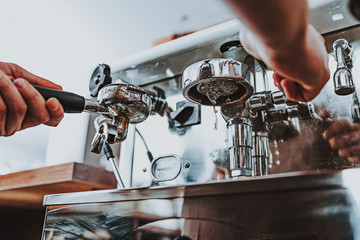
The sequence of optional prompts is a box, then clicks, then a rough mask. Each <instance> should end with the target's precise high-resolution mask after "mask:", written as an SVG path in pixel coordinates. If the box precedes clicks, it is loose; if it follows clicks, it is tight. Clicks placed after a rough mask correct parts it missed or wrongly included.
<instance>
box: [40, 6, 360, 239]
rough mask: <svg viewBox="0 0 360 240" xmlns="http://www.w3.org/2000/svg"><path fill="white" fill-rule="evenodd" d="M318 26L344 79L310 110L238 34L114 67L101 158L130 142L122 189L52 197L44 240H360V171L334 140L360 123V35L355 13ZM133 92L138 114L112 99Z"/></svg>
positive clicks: (101, 126) (336, 12)
mask: <svg viewBox="0 0 360 240" xmlns="http://www.w3.org/2000/svg"><path fill="white" fill-rule="evenodd" d="M352 4H353V3H352ZM311 21H312V24H313V25H314V26H315V28H316V29H317V30H318V31H319V32H320V33H321V34H322V35H323V36H324V38H325V42H326V47H327V50H328V52H329V58H330V68H331V76H332V79H331V80H330V81H329V82H328V83H327V85H326V86H325V87H324V89H323V90H322V92H321V93H320V94H319V96H318V97H317V98H316V99H314V101H312V102H310V103H303V102H292V101H289V100H287V99H286V97H285V96H284V94H283V93H281V92H280V91H279V90H278V89H277V88H276V87H275V86H274V85H273V83H272V80H271V78H272V71H271V70H269V69H267V68H266V66H265V65H264V64H263V63H262V62H260V61H258V60H256V59H254V58H253V57H252V56H250V55H249V54H248V53H247V52H246V51H245V50H244V49H243V48H242V46H241V43H240V42H239V39H238V34H239V30H240V31H241V23H240V22H239V21H237V20H232V21H228V22H225V23H222V24H219V25H217V26H214V27H210V28H208V29H204V30H201V31H199V32H195V33H193V34H190V35H188V36H185V37H182V38H180V39H177V40H174V41H172V42H169V43H166V44H162V45H159V46H157V47H154V48H151V49H149V50H148V51H145V52H142V53H139V54H138V55H134V56H132V57H129V58H127V59H125V60H124V61H121V62H118V63H115V64H112V73H111V77H112V82H113V83H114V84H115V85H105V86H102V87H101V88H102V89H103V90H101V94H100V95H99V96H98V102H99V103H101V105H102V106H106V108H107V110H106V111H107V112H106V113H102V114H103V116H104V117H102V118H97V119H96V121H95V128H96V131H97V133H96V136H95V138H94V140H93V142H92V150H93V151H94V152H97V153H99V152H101V150H102V149H103V145H104V144H105V148H104V151H105V150H106V146H107V144H112V143H115V142H120V141H121V142H122V143H121V148H120V157H119V161H118V165H117V164H116V163H115V158H114V157H113V156H112V157H110V159H112V164H113V166H115V170H116V171H117V168H118V171H119V172H118V174H117V179H120V180H118V181H119V185H120V186H119V188H121V189H116V190H109V191H94V192H86V193H70V194H60V195H50V196H46V197H45V199H44V205H45V206H46V207H47V213H46V218H45V224H44V232H43V240H54V239H169V240H170V239H171V240H175V239H177V240H180V239H183V240H188V239H199V240H200V239H210V240H211V239H290V240H291V239H360V187H359V186H358V185H359V183H360V170H359V169H357V168H358V167H359V164H356V163H352V162H351V160H350V161H349V159H350V158H346V157H340V156H339V154H338V152H337V150H334V149H332V148H331V146H330V144H329V142H328V141H326V140H324V138H323V135H322V134H323V132H324V131H325V130H326V129H327V128H328V127H329V126H331V125H332V124H334V123H335V122H337V121H343V119H347V121H348V122H350V123H351V124H357V123H359V122H360V102H359V100H358V96H357V91H359V86H358V83H359V80H360V70H359V69H360V60H358V59H360V22H359V21H357V20H356V19H355V18H353V17H352V16H351V13H350V11H349V9H348V1H324V3H323V4H322V5H321V4H320V5H319V7H317V8H314V9H311ZM95 75H96V74H95ZM96 76H98V75H96ZM99 76H101V75H99ZM99 78H101V77H99ZM121 84H124V85H126V86H130V88H131V89H133V91H130V92H132V93H133V94H126V93H124V94H121V96H123V95H124V96H128V97H130V99H131V101H134V104H130V103H129V102H126V104H125V106H119V101H120V102H121V103H123V102H124V100H123V99H121V100H119V99H115V100H114V97H113V96H114V95H113V93H111V94H110V95H109V96H110V97H106V96H108V95H106V91H105V90H106V88H107V87H111V86H116V87H115V88H118V86H121ZM127 84H130V85H127ZM104 89H105V90H104ZM125 92H126V91H125ZM135 93H136V94H135ZM137 94H140V95H141V96H140V95H137ZM112 100H113V101H112ZM150 100H151V101H150ZM113 104H115V105H116V107H115V108H113V107H112V105H113ZM120 105H121V104H120ZM131 107H133V108H131ZM131 112H139V113H140V115H139V117H140V118H139V119H138V120H139V121H136V116H138V115H136V114H135V115H136V116H135V115H132V114H130V113H131ZM125 113H126V114H125ZM148 115H149V116H148ZM109 119H110V120H109ZM124 119H125V120H124ZM131 119H133V123H137V124H136V125H129V124H128V123H129V121H130V122H131ZM126 120H127V121H126ZM355 142H356V141H355ZM106 151H107V150H106ZM348 157H351V156H348Z"/></svg>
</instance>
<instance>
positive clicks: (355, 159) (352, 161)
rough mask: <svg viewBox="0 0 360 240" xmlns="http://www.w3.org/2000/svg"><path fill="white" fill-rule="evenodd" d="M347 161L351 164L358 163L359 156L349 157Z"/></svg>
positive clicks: (359, 160)
mask: <svg viewBox="0 0 360 240" xmlns="http://www.w3.org/2000/svg"><path fill="white" fill-rule="evenodd" d="M347 160H348V161H349V162H351V163H357V162H360V156H350V157H347Z"/></svg>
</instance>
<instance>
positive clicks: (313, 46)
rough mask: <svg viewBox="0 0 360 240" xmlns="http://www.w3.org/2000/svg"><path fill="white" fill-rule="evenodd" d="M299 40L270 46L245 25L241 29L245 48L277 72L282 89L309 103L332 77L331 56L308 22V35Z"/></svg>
mask: <svg viewBox="0 0 360 240" xmlns="http://www.w3.org/2000/svg"><path fill="white" fill-rule="evenodd" d="M285 37H286V36H285ZM301 38H303V40H301ZM296 40H297V41H296V42H294V43H290V44H288V45H282V46H273V47H269V46H268V45H266V44H264V43H263V42H262V41H261V40H259V38H258V37H257V36H256V35H255V34H253V33H252V32H251V31H250V30H249V29H247V28H246V27H244V29H243V30H242V31H241V32H240V41H241V43H242V45H243V47H244V48H245V50H246V51H247V52H248V53H249V54H251V55H253V56H254V57H255V58H257V59H259V60H261V61H263V62H264V63H265V64H266V65H267V67H269V68H270V69H273V70H274V71H275V72H274V83H275V85H276V86H277V87H278V88H279V89H280V91H282V92H284V94H285V95H286V97H287V98H288V99H289V100H292V101H302V102H307V101H310V100H312V99H314V98H315V97H316V96H317V95H318V94H319V93H320V91H321V89H322V88H323V87H324V85H325V84H326V82H327V81H328V80H329V78H330V71H329V67H328V55H327V51H326V48H325V45H324V39H323V37H322V36H321V35H320V34H319V33H318V32H317V31H316V30H315V29H314V27H312V26H311V25H307V29H306V30H305V36H299V38H298V39H296ZM285 42H286V41H285ZM269 45H271V44H270V43H269Z"/></svg>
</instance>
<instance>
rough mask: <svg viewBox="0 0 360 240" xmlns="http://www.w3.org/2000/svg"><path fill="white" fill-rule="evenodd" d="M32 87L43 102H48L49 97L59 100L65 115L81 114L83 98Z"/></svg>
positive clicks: (73, 94) (49, 89)
mask: <svg viewBox="0 0 360 240" xmlns="http://www.w3.org/2000/svg"><path fill="white" fill-rule="evenodd" d="M34 87H35V88H36V90H38V91H39V93H40V94H41V95H42V96H43V97H44V99H45V100H48V99H49V98H51V97H54V98H56V99H57V100H59V102H60V103H61V105H62V106H63V108H64V112H66V113H81V112H82V111H84V107H85V98H84V97H83V96H80V95H77V94H75V93H71V92H65V91H60V90H55V89H51V88H46V87H40V86H36V85H34Z"/></svg>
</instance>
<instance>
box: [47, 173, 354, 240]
mask: <svg viewBox="0 0 360 240" xmlns="http://www.w3.org/2000/svg"><path fill="white" fill-rule="evenodd" d="M359 178H360V170H344V171H330V172H329V171H328V172H320V173H293V174H287V176H286V175H278V176H273V177H257V178H252V179H246V180H245V179H244V180H238V181H229V182H220V183H209V184H201V185H187V186H182V187H170V188H152V189H133V190H122V191H115V190H113V191H96V192H85V193H72V194H62V195H51V196H47V198H46V199H45V202H44V203H45V204H46V205H47V206H49V205H58V204H59V205H58V206H55V207H57V208H56V209H54V210H49V211H48V212H47V215H46V221H45V226H44V236H43V240H55V239H64V238H65V239H137V240H139V239H146V240H149V239H199V240H200V239H206V240H209V239H210V240H217V239H229V240H232V239H234V240H235V239H287V240H291V239H307V240H309V239H327V240H332V239H334V240H335V239H336V240H338V239H352V240H353V239H360V211H359V210H360V209H359V207H360V189H359V188H358V186H357V185H358V184H357V182H358V181H359ZM74 203H76V204H74ZM69 204H70V205H69ZM185 236H186V237H187V238H185ZM180 237H182V238H180Z"/></svg>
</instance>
